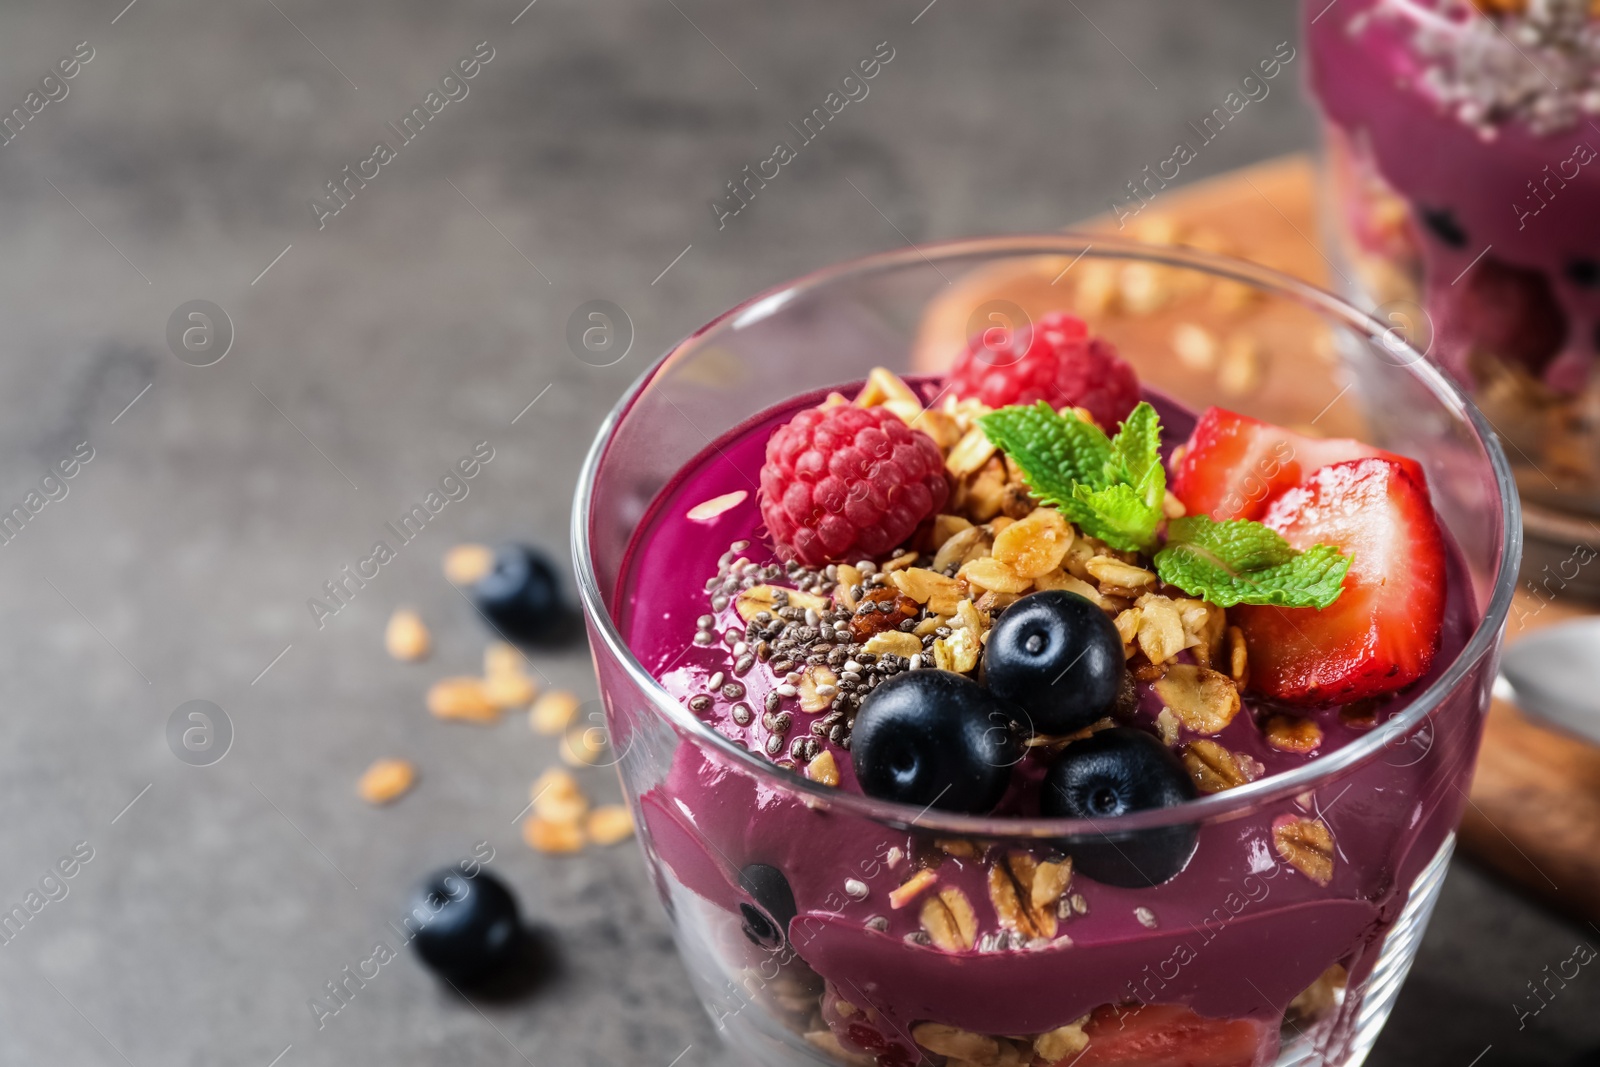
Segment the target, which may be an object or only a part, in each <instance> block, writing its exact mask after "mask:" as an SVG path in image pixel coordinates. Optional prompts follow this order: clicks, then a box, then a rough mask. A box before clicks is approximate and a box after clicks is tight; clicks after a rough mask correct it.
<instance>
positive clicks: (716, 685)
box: [706, 671, 727, 689]
mask: <svg viewBox="0 0 1600 1067" xmlns="http://www.w3.org/2000/svg"><path fill="white" fill-rule="evenodd" d="M726 677H727V676H726V675H725V674H723V673H722V672H721V671H718V672H717V673H716V674H713V675H712V676H711V677H710V678H708V679H706V688H707V689H721V688H722V683H723V680H724V679H725V678H726Z"/></svg>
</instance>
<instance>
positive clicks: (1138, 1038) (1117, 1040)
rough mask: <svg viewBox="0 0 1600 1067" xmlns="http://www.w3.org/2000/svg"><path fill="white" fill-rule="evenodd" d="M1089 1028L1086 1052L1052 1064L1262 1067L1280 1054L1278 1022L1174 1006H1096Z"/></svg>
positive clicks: (1078, 1066) (1052, 1066) (1082, 1066)
mask: <svg viewBox="0 0 1600 1067" xmlns="http://www.w3.org/2000/svg"><path fill="white" fill-rule="evenodd" d="M1084 1032H1085V1033H1086V1034H1088V1035H1089V1045H1088V1047H1087V1048H1085V1049H1084V1050H1083V1051H1082V1053H1074V1054H1073V1055H1069V1056H1068V1057H1066V1058H1065V1059H1063V1060H1061V1061H1060V1063H1059V1064H1050V1065H1048V1067H1067V1065H1068V1064H1071V1065H1072V1067H1260V1065H1261V1064H1266V1063H1270V1062H1271V1061H1272V1059H1273V1057H1275V1056H1276V1055H1277V1052H1278V1041H1277V1027H1276V1026H1268V1025H1267V1024H1265V1023H1260V1022H1257V1021H1255V1020H1253V1019H1207V1018H1203V1017H1202V1016H1199V1015H1196V1014H1195V1013H1194V1012H1192V1011H1190V1010H1189V1009H1188V1008H1184V1007H1179V1006H1176V1005H1171V1004H1146V1005H1142V1006H1139V1007H1129V1008H1119V1007H1113V1006H1111V1005H1106V1006H1105V1007H1101V1008H1096V1009H1095V1012H1094V1015H1093V1016H1092V1017H1091V1018H1090V1020H1089V1023H1088V1025H1087V1026H1085V1027H1084Z"/></svg>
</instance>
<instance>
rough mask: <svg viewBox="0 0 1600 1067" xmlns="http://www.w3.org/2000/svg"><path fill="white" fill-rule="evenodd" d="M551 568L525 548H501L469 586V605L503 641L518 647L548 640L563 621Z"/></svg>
mask: <svg viewBox="0 0 1600 1067" xmlns="http://www.w3.org/2000/svg"><path fill="white" fill-rule="evenodd" d="M560 588H561V587H560V585H559V584H558V583H557V581H556V572H555V568H554V567H552V566H551V565H550V561H549V560H548V559H546V558H545V556H544V553H542V552H540V551H539V550H538V549H536V548H532V547H530V546H528V545H521V544H509V545H501V546H500V547H498V548H496V549H495V550H494V566H492V567H491V568H490V569H489V573H488V574H485V575H484V576H483V577H482V578H479V579H478V581H477V582H476V583H474V584H473V586H472V602H473V603H474V604H476V605H477V606H478V610H479V611H481V612H483V614H484V615H485V616H486V617H487V618H488V620H489V621H490V622H491V623H493V624H494V626H495V628H496V629H498V630H499V631H500V632H501V633H503V634H504V635H505V636H506V637H508V638H510V639H511V640H513V641H516V642H518V643H519V644H539V643H541V642H544V641H547V640H549V639H550V638H551V637H552V636H554V635H555V634H556V633H557V632H558V631H559V630H560V628H561V626H562V623H563V622H564V620H565V613H566V610H565V607H564V605H563V604H562V601H561V592H560Z"/></svg>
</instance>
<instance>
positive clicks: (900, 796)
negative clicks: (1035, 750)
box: [850, 653, 1120, 814]
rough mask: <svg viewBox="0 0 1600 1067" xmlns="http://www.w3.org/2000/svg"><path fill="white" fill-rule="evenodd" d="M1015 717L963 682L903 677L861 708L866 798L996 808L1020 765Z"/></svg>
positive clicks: (855, 745)
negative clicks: (1012, 774)
mask: <svg viewBox="0 0 1600 1067" xmlns="http://www.w3.org/2000/svg"><path fill="white" fill-rule="evenodd" d="M1119 655H1120V653H1119ZM1015 717H1016V713H1015V711H1014V710H1013V709H1010V708H1008V707H1006V705H1004V704H1002V703H1001V702H1000V701H999V700H996V699H995V698H994V696H993V695H992V694H990V693H989V692H988V690H986V689H984V688H983V687H982V686H980V685H978V683H976V682H974V681H972V680H971V679H969V678H966V677H963V676H962V675H959V674H952V673H950V672H949V671H935V670H918V671H910V672H907V673H905V674H898V675H895V676H894V677H892V678H890V679H889V680H888V681H886V682H883V683H882V684H880V685H879V686H878V687H877V688H876V689H874V690H873V691H872V692H871V693H870V694H869V695H868V696H867V698H866V699H865V700H863V701H862V702H861V710H860V711H858V712H857V713H856V722H855V727H854V729H853V731H852V733H851V738H850V761H851V763H852V764H854V766H855V771H856V779H857V780H858V781H859V782H860V783H861V789H862V791H863V792H865V793H867V794H868V795H869V796H874V797H878V798H880V799H883V800H897V801H899V802H900V803H902V804H915V805H916V806H918V807H931V808H940V809H942V810H945V811H960V812H967V813H969V814H979V813H982V812H986V811H989V810H991V809H992V808H993V807H994V806H995V804H997V803H998V802H999V800H1000V797H1001V796H1002V795H1004V793H1005V791H1006V786H1007V785H1008V784H1009V783H1010V781H1011V768H1012V766H1013V765H1015V764H1016V762H1017V761H1018V760H1019V759H1020V758H1021V755H1020V751H1019V745H1018V744H1017V739H1016V735H1015V734H1014V733H1013V731H1012V729H1011V720H1012V719H1013V718H1015Z"/></svg>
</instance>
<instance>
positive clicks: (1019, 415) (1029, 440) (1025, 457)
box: [978, 400, 1167, 552]
mask: <svg viewBox="0 0 1600 1067" xmlns="http://www.w3.org/2000/svg"><path fill="white" fill-rule="evenodd" d="M978 422H979V424H980V425H981V426H982V427H983V432H984V434H985V435H987V436H988V438H989V440H990V441H992V442H993V443H994V445H995V447H997V448H999V449H1000V450H1001V451H1003V452H1004V453H1005V454H1006V455H1008V456H1010V457H1011V459H1012V462H1014V463H1016V465H1017V466H1018V468H1020V469H1021V471H1022V477H1023V480H1024V481H1026V482H1027V483H1028V488H1029V489H1031V490H1033V494H1034V496H1036V497H1038V498H1039V499H1040V500H1042V501H1043V502H1044V503H1046V504H1048V505H1050V506H1051V507H1053V508H1055V509H1056V510H1058V511H1060V512H1061V513H1062V514H1063V515H1065V516H1066V517H1067V519H1068V520H1070V521H1071V522H1073V523H1074V524H1076V525H1077V526H1078V527H1079V528H1080V529H1082V530H1083V531H1084V532H1085V533H1087V534H1089V535H1090V536H1091V537H1098V538H1099V539H1100V540H1102V541H1104V542H1105V543H1106V544H1108V545H1110V546H1112V547H1113V548H1117V549H1121V550H1123V551H1125V552H1138V551H1143V550H1144V549H1146V548H1148V547H1150V546H1151V544H1152V543H1153V542H1154V541H1155V535H1156V529H1157V527H1159V526H1160V524H1161V501H1162V499H1163V498H1164V497H1165V496H1166V492H1167V474H1166V470H1165V469H1164V468H1163V467H1162V465H1161V453H1160V442H1161V423H1160V419H1159V418H1158V416H1157V415H1156V411H1155V408H1153V407H1151V406H1150V405H1149V404H1146V403H1142V402H1141V403H1140V404H1139V406H1138V407H1136V408H1134V409H1133V412H1132V413H1131V414H1130V415H1129V416H1128V418H1127V421H1125V422H1124V423H1123V424H1122V429H1121V430H1120V431H1119V432H1118V433H1117V435H1116V437H1114V438H1112V437H1107V436H1106V435H1105V433H1104V432H1103V431H1102V430H1101V429H1100V428H1099V427H1098V426H1096V425H1094V424H1093V423H1091V422H1085V421H1084V420H1083V419H1080V418H1078V417H1077V416H1076V415H1074V414H1073V413H1072V412H1070V411H1069V412H1066V413H1064V414H1062V413H1057V412H1056V411H1055V410H1054V409H1053V408H1051V407H1050V405H1049V404H1046V403H1045V402H1044V401H1042V400H1041V401H1040V402H1039V403H1038V404H1036V405H1034V406H1033V407H1021V406H1016V407H1007V408H1001V409H999V410H998V411H992V412H990V413H989V414H987V415H983V416H980V417H979V419H978Z"/></svg>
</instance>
